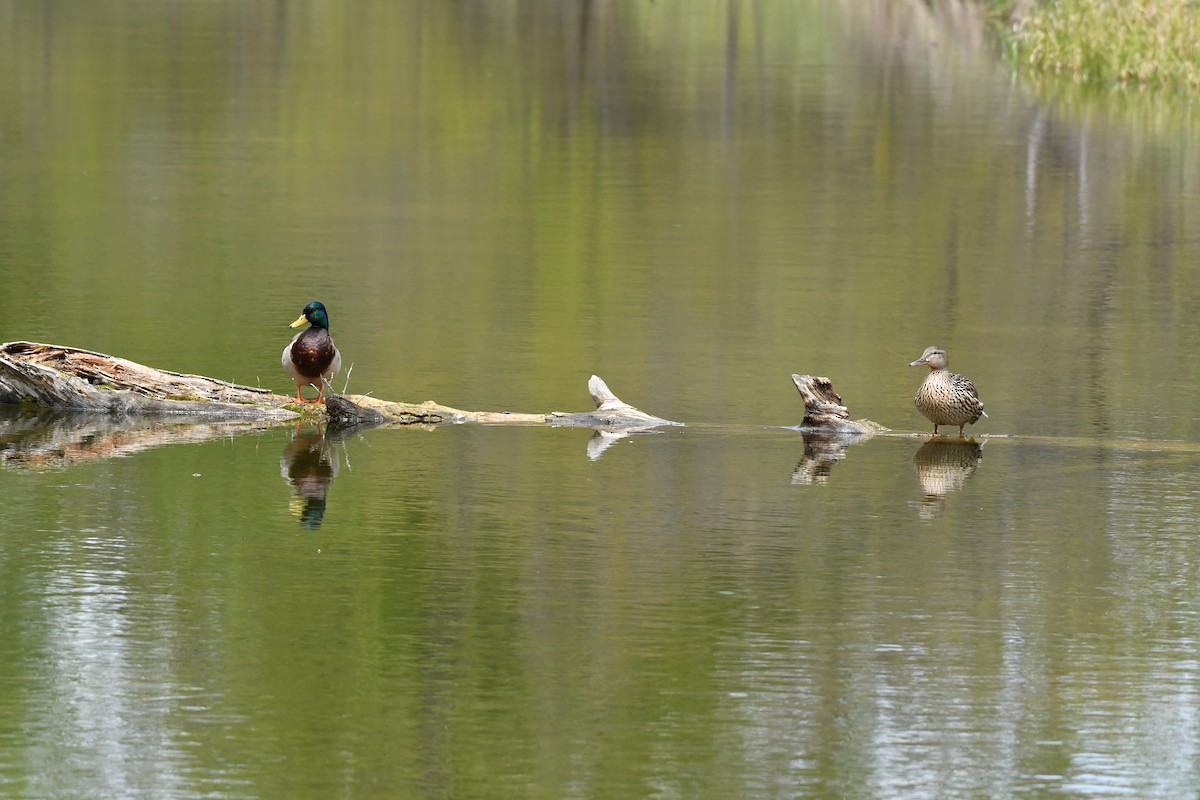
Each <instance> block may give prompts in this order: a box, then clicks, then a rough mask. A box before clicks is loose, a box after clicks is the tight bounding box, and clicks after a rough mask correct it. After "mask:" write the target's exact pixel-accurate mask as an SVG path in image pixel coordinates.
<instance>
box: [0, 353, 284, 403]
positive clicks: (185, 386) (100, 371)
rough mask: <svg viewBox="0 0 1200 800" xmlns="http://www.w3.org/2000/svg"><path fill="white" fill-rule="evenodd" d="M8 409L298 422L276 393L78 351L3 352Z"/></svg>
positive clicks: (0, 380) (0, 395) (2, 386)
mask: <svg viewBox="0 0 1200 800" xmlns="http://www.w3.org/2000/svg"><path fill="white" fill-rule="evenodd" d="M0 402H2V403H28V404H32V405H35V406H40V407H43V408H48V409H54V410H57V411H63V410H71V411H100V412H106V413H110V414H181V415H189V416H198V417H206V418H216V419H236V418H239V417H240V418H254V419H277V420H282V419H291V418H295V417H296V416H298V414H297V413H296V412H295V411H292V410H289V409H287V408H286V407H285V406H287V405H288V398H286V397H282V396H280V395H275V394H272V393H271V391H270V390H268V389H261V388H256V387H253V386H240V385H238V384H236V383H229V382H228V381H222V380H217V379H215V378H205V377H202V376H200V375H187V374H184V373H180V372H170V371H167V370H160V369H154V368H152V367H147V366H144V365H142V364H138V363H135V362H133V361H127V360H126V359H123V358H115V357H113V356H108V355H104V354H103V353H96V352H93V351H91V350H83V349H80V348H78V347H62V346H59V345H51V344H41V343H39V342H8V343H6V344H3V345H0Z"/></svg>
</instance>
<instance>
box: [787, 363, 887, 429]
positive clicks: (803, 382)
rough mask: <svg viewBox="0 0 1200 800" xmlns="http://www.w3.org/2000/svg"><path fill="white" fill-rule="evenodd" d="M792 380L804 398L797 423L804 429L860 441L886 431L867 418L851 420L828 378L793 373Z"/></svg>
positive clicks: (847, 410) (848, 412)
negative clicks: (801, 411) (802, 413)
mask: <svg viewBox="0 0 1200 800" xmlns="http://www.w3.org/2000/svg"><path fill="white" fill-rule="evenodd" d="M792 383H793V384H795V385H796V390H797V391H799V392H800V397H801V399H802V400H803V401H804V419H803V421H802V422H801V423H800V425H799V426H798V427H799V429H800V430H801V431H803V432H809V433H818V432H819V433H825V434H838V435H844V436H847V437H854V440H855V441H859V440H861V439H865V438H870V437H871V436H874V435H875V434H877V433H882V432H883V431H886V430H888V429H887V428H885V427H884V426H882V425H880V424H879V423H878V422H872V421H871V420H869V419H857V420H854V419H850V411H849V409H847V408H846V407H845V406H844V405H842V398H841V395H839V394H838V393H837V392H835V391H834V390H833V382H832V381H830V380H829V378H818V377H814V376H812V375H793V376H792Z"/></svg>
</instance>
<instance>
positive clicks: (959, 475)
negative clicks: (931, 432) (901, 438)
mask: <svg viewBox="0 0 1200 800" xmlns="http://www.w3.org/2000/svg"><path fill="white" fill-rule="evenodd" d="M982 459H983V448H982V447H980V446H979V442H976V441H973V440H972V441H969V442H968V441H958V442H956V441H954V440H953V439H951V440H949V441H947V440H945V439H940V440H939V439H934V440H933V441H930V442H926V443H925V444H923V445H921V447H920V449H918V450H917V454H916V455H915V456H913V465H914V466H916V468H917V479H918V480H920V481H921V489H923V490H924V492H925V499H924V500H923V501H922V503H921V517H922V518H924V519H927V520H928V519H933V518H934V517H936V516H937V515H938V514H940V513H942V508H943V506H944V505H945V503H946V495H948V494H949V493H950V492H957V491H958V490H959V489H961V488H963V485H964V484H965V483H966V482H967V481H968V480H969V479H970V477H971V476H972V475H974V474H975V467H977V466H978V465H979V462H980V461H981V460H982Z"/></svg>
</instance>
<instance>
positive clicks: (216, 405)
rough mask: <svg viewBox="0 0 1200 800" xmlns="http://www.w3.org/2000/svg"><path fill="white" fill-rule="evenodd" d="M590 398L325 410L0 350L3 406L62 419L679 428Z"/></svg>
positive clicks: (352, 405)
mask: <svg viewBox="0 0 1200 800" xmlns="http://www.w3.org/2000/svg"><path fill="white" fill-rule="evenodd" d="M588 390H589V391H590V392H591V394H592V399H593V400H595V402H596V410H595V411H589V412H584V413H580V414H562V413H559V412H554V413H552V414H517V413H509V412H503V411H462V410H460V409H457V408H450V407H448V406H442V405H438V404H437V403H432V402H425V403H422V404H420V405H412V404H405V403H392V402H388V401H384V400H377V399H375V398H372V397H364V396H361V395H353V396H349V397H343V396H340V395H335V394H333V393H332V392H327V393H326V404H325V405H318V404H301V403H297V402H296V401H295V400H294V399H293V398H290V397H288V396H285V395H279V394H274V393H273V392H271V391H270V390H268V389H262V388H256V387H253V386H239V385H238V384H235V383H229V382H228V381H221V380H216V379H214V378H205V377H203V376H201V375H186V374H183V373H179V372H169V371H167V370H159V369H154V368H152V367H147V366H144V365H142V364H137V363H134V362H133V361H127V360H125V359H123V358H115V357H113V356H108V355H104V354H103V353H95V352H92V351H91V350H80V349H79V348H75V347H60V346H58V345H50V344H39V343H37V342H9V343H7V344H3V345H0V403H27V404H32V405H35V406H40V407H43V408H49V409H52V410H56V411H64V410H73V411H100V412H107V413H110V414H121V415H145V414H180V415H189V416H194V417H203V418H205V419H255V420H263V421H278V420H286V419H294V418H296V417H297V416H305V417H312V418H315V419H316V420H318V421H320V420H322V419H324V418H325V417H326V415H328V418H329V420H330V421H332V422H335V423H342V424H355V423H363V422H365V423H373V424H378V423H384V422H387V423H394V424H411V423H426V424H436V423H440V422H482V423H490V424H541V425H546V424H551V425H581V426H591V427H604V428H609V429H620V430H630V429H637V428H650V427H656V426H659V425H677V424H679V423H675V422H671V421H670V420H665V419H660V418H659V417H653V416H650V415H649V414H646V413H644V412H642V411H639V410H637V409H636V408H634V407H633V406H631V405H629V404H628V403H623V402H622V401H621V400H620V399H619V398H617V396H616V395H614V394H613V393H612V392H610V391H609V389H608V387H607V386H606V385H605V384H604V381H602V380H600V378H598V377H596V376H595V375H593V376H592V379H591V380H590V381H589V382H588Z"/></svg>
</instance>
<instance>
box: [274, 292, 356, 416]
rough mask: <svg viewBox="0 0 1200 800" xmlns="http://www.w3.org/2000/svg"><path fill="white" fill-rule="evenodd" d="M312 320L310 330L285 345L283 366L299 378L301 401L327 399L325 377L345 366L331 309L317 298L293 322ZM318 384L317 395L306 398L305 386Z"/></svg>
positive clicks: (320, 401)
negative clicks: (333, 330) (331, 329)
mask: <svg viewBox="0 0 1200 800" xmlns="http://www.w3.org/2000/svg"><path fill="white" fill-rule="evenodd" d="M305 322H308V323H309V328H308V330H306V331H301V332H300V333H297V334H296V335H295V337H293V338H292V341H291V342H290V343H289V344H288V346H287V347H285V348H283V368H284V370H286V371H287V374H288V375H291V376H292V380H294V381H295V382H296V400H297V401H298V402H301V403H310V402H311V403H324V402H325V381H327V380H329V379H331V378H332V377H333V376H334V375H336V374H338V372H340V371H341V369H342V354H341V353H339V352H338V349H337V347H335V346H334V344H333V338H332V337H331V336H330V335H329V313H328V312H327V311H325V306H323V305H322V304H320V303H318V302H316V301H315V300H314V301H313V302H311V303H309V304H308V305H306V306H305V307H304V313H302V314H301V315H300V317H299V318H298V319H297V320H296V321H295V322H293V323H292V324H291V327H293V328H299V327H300V326H301V325H303V324H304V323H305ZM304 386H315V387H316V389H317V396H316V399H314V400H305V399H304V397H303V396H302V395H301V394H300V389H301V387H304Z"/></svg>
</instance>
